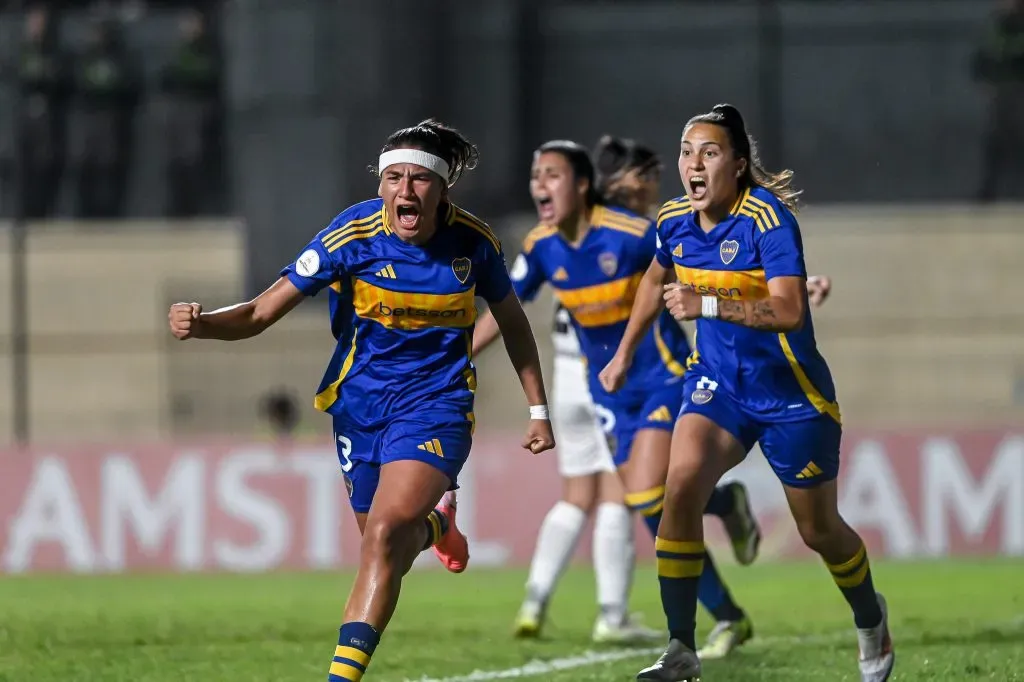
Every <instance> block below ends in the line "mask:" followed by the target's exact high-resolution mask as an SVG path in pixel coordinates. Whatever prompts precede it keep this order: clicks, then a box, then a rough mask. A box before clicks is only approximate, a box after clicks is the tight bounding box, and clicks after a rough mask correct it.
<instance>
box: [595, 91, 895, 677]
mask: <svg viewBox="0 0 1024 682" xmlns="http://www.w3.org/2000/svg"><path fill="white" fill-rule="evenodd" d="M679 174H680V177H681V178H682V181H683V185H684V187H685V188H686V196H685V197H681V198H679V199H674V200H672V201H669V202H667V203H666V204H665V205H664V207H663V208H662V210H661V213H660V215H659V220H658V239H659V247H658V251H657V255H656V258H655V259H654V261H653V262H652V263H651V265H650V268H649V269H648V271H647V274H646V275H645V276H644V278H643V281H642V282H641V283H640V285H639V290H638V292H637V295H636V299H635V303H634V306H633V311H632V315H631V317H630V318H629V324H628V326H627V328H626V331H625V333H624V335H623V337H622V343H621V344H620V346H619V348H618V350H617V351H616V352H615V355H614V357H613V358H612V359H611V361H610V362H609V363H608V365H607V367H605V368H604V370H602V371H601V377H600V378H601V383H602V385H603V386H604V388H605V389H606V390H608V391H609V392H615V391H618V390H619V389H621V388H622V387H624V386H626V387H628V385H629V381H628V377H629V376H630V375H631V374H632V372H631V369H630V368H631V366H633V365H634V364H635V363H636V362H638V361H640V360H641V352H642V348H643V343H644V340H645V339H646V337H647V335H648V331H647V330H648V329H649V328H650V327H651V325H652V324H656V320H659V319H660V317H661V315H662V314H663V311H664V310H665V309H666V304H667V309H668V311H669V312H670V313H671V314H672V316H673V317H674V318H675V319H677V320H697V348H696V351H695V352H694V355H693V356H692V357H691V360H690V362H689V363H688V364H689V368H688V369H687V372H686V377H685V379H684V384H685V387H686V388H685V391H684V395H685V402H684V403H683V407H682V410H681V416H680V418H679V420H678V422H677V423H676V426H675V433H674V434H673V437H672V457H671V463H670V465H669V472H668V482H667V485H666V497H665V514H664V516H663V517H662V522H661V526H660V528H659V530H658V537H657V540H656V541H655V544H656V547H657V551H658V576H659V582H660V584H661V600H662V606H663V608H664V610H665V615H666V616H667V618H668V623H669V632H670V642H669V646H668V648H667V649H666V651H665V653H664V654H663V655H662V656H661V658H659V659H658V661H657V662H656V663H655V664H654V665H652V666H651V667H649V668H646V669H644V670H643V671H641V672H640V673H639V675H638V676H637V679H641V680H660V681H662V682H681V681H684V680H696V679H698V678H699V677H700V661H699V660H698V657H697V656H696V655H695V654H694V625H695V612H696V608H697V584H698V578H699V576H700V575H701V569H702V564H703V561H704V559H703V554H704V542H703V528H702V523H701V516H702V512H703V505H704V502H705V500H707V499H708V495H709V494H711V492H712V491H713V490H714V487H715V484H716V482H717V481H718V480H719V479H720V478H721V477H722V475H723V474H724V473H725V472H727V471H728V470H729V469H731V468H732V467H734V466H736V464H738V463H739V462H740V461H742V460H743V458H744V457H745V456H746V453H747V452H748V451H749V450H750V448H751V447H752V446H753V444H754V443H755V442H758V443H760V445H761V451H762V452H763V453H764V455H765V458H766V459H767V460H768V462H769V464H771V466H772V468H773V469H774V470H775V473H776V475H777V476H778V477H779V479H780V480H781V481H782V483H783V487H784V488H785V491H786V497H787V499H788V501H789V506H790V509H791V510H792V513H793V517H794V519H795V520H796V523H797V527H798V528H799V530H800V534H801V536H802V537H803V539H804V542H805V543H806V544H807V546H808V547H810V548H811V549H813V550H815V551H816V552H817V553H818V554H820V555H821V557H822V559H823V560H824V561H825V563H826V565H827V566H828V569H829V571H830V572H831V574H832V577H833V579H834V580H835V582H836V584H837V585H838V586H839V589H840V590H841V591H842V593H843V596H844V597H845V598H846V600H847V601H848V602H849V604H850V607H851V609H852V610H853V617H854V622H855V623H856V627H857V639H858V643H859V647H860V673H861V679H862V680H863V681H864V682H883V681H884V680H887V679H888V678H889V675H890V674H891V672H892V668H893V660H894V659H893V651H892V642H891V639H890V636H889V628H888V622H887V615H886V607H885V601H884V599H882V597H881V595H879V594H876V592H875V588H874V585H873V584H872V579H871V569H870V567H869V565H868V558H867V553H866V551H865V549H864V543H863V542H862V541H861V539H860V537H859V536H858V535H857V533H856V532H855V531H854V530H853V529H852V528H850V527H849V526H848V525H847V524H846V523H845V522H844V521H843V519H842V517H841V516H840V515H839V509H838V505H837V501H836V475H837V474H838V471H839V444H840V438H841V436H842V427H841V426H840V416H839V406H838V404H837V403H836V400H835V389H834V387H833V384H832V377H831V374H830V372H829V369H828V366H827V365H826V363H825V360H824V359H823V358H822V356H821V355H820V354H819V353H818V350H817V346H816V344H815V340H814V327H813V325H812V323H811V317H810V313H809V312H808V294H807V289H806V284H805V280H806V278H807V275H806V270H805V268H804V257H803V246H802V243H801V238H800V230H799V227H798V226H797V222H796V219H795V217H794V211H795V210H796V208H797V197H798V194H799V192H797V191H795V190H794V189H793V188H792V186H791V184H790V183H791V179H792V172H790V171H784V172H782V173H768V172H767V171H765V170H764V168H763V167H762V166H761V163H760V160H759V159H758V155H757V148H756V146H755V145H754V142H753V139H752V138H751V137H749V136H748V135H747V131H746V126H745V125H744V122H743V117H742V116H741V115H740V112H739V111H737V110H736V108H734V107H732V106H730V105H728V104H720V105H718V106H716V107H714V109H712V110H711V112H710V113H707V114H703V115H700V116H696V117H694V118H692V119H691V120H690V121H689V122H688V123H687V124H686V127H685V128H684V129H683V135H682V142H681V151H680V155H679ZM677 279H678V281H679V282H680V283H681V284H680V283H676V280H677Z"/></svg>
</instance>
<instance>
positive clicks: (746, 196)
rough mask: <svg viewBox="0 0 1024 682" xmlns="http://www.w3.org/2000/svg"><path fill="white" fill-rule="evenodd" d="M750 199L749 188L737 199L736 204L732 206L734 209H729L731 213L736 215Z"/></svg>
mask: <svg viewBox="0 0 1024 682" xmlns="http://www.w3.org/2000/svg"><path fill="white" fill-rule="evenodd" d="M749 198H750V188H749V187H748V188H746V189H745V190H743V191H742V192H740V195H739V196H738V197H736V203H734V204H733V205H732V208H730V209H729V213H733V214H735V213H736V212H737V211H739V210H740V208H741V207H742V206H743V204H744V202H746V200H747V199H749Z"/></svg>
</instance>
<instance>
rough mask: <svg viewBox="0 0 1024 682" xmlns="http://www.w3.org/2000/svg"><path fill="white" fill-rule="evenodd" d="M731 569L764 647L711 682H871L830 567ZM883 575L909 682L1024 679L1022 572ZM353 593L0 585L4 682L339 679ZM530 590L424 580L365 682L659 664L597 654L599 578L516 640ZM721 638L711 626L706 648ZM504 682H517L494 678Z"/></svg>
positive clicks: (644, 604)
mask: <svg viewBox="0 0 1024 682" xmlns="http://www.w3.org/2000/svg"><path fill="white" fill-rule="evenodd" d="M723 571H724V572H725V573H726V577H727V579H728V580H729V581H730V583H731V584H732V585H733V586H734V592H735V593H736V595H737V597H738V598H739V600H740V602H741V604H742V605H744V606H745V607H746V608H747V609H748V611H749V612H750V613H751V614H752V616H753V618H754V624H755V628H756V638H755V640H754V641H752V642H751V643H750V644H749V645H747V646H746V647H744V648H743V649H742V650H741V651H740V652H739V653H738V655H737V656H736V657H735V658H733V659H730V660H728V661H724V662H716V663H712V664H708V665H707V666H706V667H705V672H704V679H705V680H706V681H707V680H729V681H731V682H748V681H750V682H753V681H754V680H756V681H757V682H782V681H783V680H785V681H787V682H789V681H792V680H808V681H810V680H817V681H832V680H856V679H857V676H856V664H855V661H854V657H855V650H854V644H853V641H854V639H853V633H852V630H851V627H852V626H851V623H850V617H849V614H848V611H847V609H846V605H845V603H844V602H843V601H842V598H841V597H840V596H839V593H838V592H837V591H836V590H835V589H834V588H833V587H832V585H831V584H830V581H829V579H828V577H827V574H826V573H825V571H824V569H823V568H821V567H820V566H818V565H816V564H803V563H800V564H775V565H759V566H757V565H756V566H753V567H751V568H737V567H732V566H726V567H723ZM875 575H876V581H877V584H879V585H880V586H881V588H882V589H883V591H884V592H885V593H886V596H887V597H888V599H889V604H890V608H891V611H892V625H893V634H894V638H895V643H896V648H897V661H898V662H897V669H896V670H897V672H896V674H895V675H894V676H893V678H892V679H893V680H894V681H899V680H906V681H908V682H909V681H910V680H965V679H983V680H1000V681H1009V680H1024V672H1022V671H1024V562H1021V561H1008V560H1006V561H986V562H973V563H950V562H941V563H926V564H899V563H889V564H880V565H878V566H876V568H875ZM350 580H351V575H349V574H274V575H251V576H250V575H247V576H230V575H219V576H198V575H193V576H134V577H119V576H107V577H7V578H0V680H2V681H3V682H50V681H53V682H57V681H58V680H59V681H60V682H71V681H73V682H120V681H122V680H123V681H125V682H127V681H129V680H130V681H131V682H172V681H173V682H190V681H200V680H202V681H204V682H205V681H210V682H242V681H245V682H257V681H258V682H271V681H273V682H290V681H292V680H294V681H296V682H297V681H299V680H326V677H327V673H326V671H327V667H328V664H329V661H330V658H331V655H332V654H333V650H334V644H335V643H336V636H337V626H338V618H339V614H340V611H341V606H342V604H343V602H344V599H345V595H346V593H347V590H348V586H349V582H350ZM523 580H524V574H523V573H522V572H520V571H487V570H480V571H473V570H472V569H471V570H470V571H469V572H468V573H466V574H464V575H461V576H452V575H448V574H445V573H441V572H437V571H418V572H415V573H414V574H413V575H412V576H411V577H410V578H409V579H408V580H407V582H406V587H405V590H404V593H403V600H402V604H401V605H400V606H399V609H398V613H397V615H396V617H395V620H394V621H393V622H392V627H391V628H390V629H389V630H388V632H387V634H386V635H385V637H384V640H383V642H382V644H381V647H380V648H379V649H378V651H377V655H376V656H375V657H374V660H373V663H372V664H371V666H370V671H369V673H368V674H367V677H366V678H364V679H366V680H369V681H372V682H404V681H407V680H416V681H421V680H435V681H436V680H448V681H449V682H457V681H459V680H461V682H475V681H481V682H482V681H483V680H489V679H511V678H524V679H535V680H553V681H555V682H569V681H574V682H585V681H588V680H602V681H617V680H622V681H625V680H630V679H633V675H634V674H635V673H636V671H637V670H638V669H639V668H641V667H643V665H646V664H647V663H648V662H649V661H651V660H653V656H652V655H651V654H650V653H646V652H637V651H635V650H627V649H615V648H610V649H609V648H604V649H599V648H597V647H595V646H594V645H592V644H591V643H590V641H589V632H590V627H591V625H592V621H593V617H594V607H593V604H592V600H593V592H594V587H593V577H592V574H591V573H590V572H589V571H587V570H584V569H578V570H574V571H573V572H572V573H571V574H570V575H569V576H567V578H566V580H565V582H564V584H563V585H562V590H561V591H560V593H559V594H558V595H557V598H556V601H555V603H554V604H553V606H552V611H551V623H550V627H549V628H548V629H547V630H546V631H545V637H544V638H543V639H541V640H539V641H534V642H517V641H513V640H511V639H510V637H509V629H510V625H511V620H512V617H513V615H514V613H515V610H516V607H517V606H518V603H519V598H520V595H521V587H522V583H523ZM634 608H635V610H637V611H641V612H643V613H644V614H645V616H646V620H647V622H648V623H657V624H660V623H662V622H663V619H662V616H661V612H660V607H659V605H658V602H657V589H656V579H655V577H654V575H653V573H652V572H651V571H650V569H649V568H645V569H642V570H641V571H640V572H639V573H638V575H637V583H636V588H635V589H634ZM707 628H708V622H707V621H706V620H704V621H702V623H701V630H702V632H703V631H706V630H707ZM587 652H592V653H587ZM531 661H533V662H534V663H532V664H531V665H529V666H527V667H526V669H525V670H524V669H523V666H524V665H525V664H527V663H529V662H531ZM538 661H540V662H545V661H554V662H555V663H554V664H549V665H543V664H538V663H537V662H538ZM558 666H561V668H562V669H560V670H553V669H552V668H553V667H558ZM511 669H517V670H511ZM474 671H480V672H478V673H477V674H476V675H472V674H471V673H473V672H474ZM499 671H506V672H505V673H504V674H503V675H496V674H491V675H488V674H484V673H486V672H499ZM529 673H532V674H529Z"/></svg>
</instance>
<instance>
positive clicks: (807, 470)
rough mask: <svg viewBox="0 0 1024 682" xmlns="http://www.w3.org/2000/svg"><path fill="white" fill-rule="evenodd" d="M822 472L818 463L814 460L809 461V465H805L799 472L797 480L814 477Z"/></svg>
mask: <svg viewBox="0 0 1024 682" xmlns="http://www.w3.org/2000/svg"><path fill="white" fill-rule="evenodd" d="M821 474H822V471H821V469H820V468H818V465H817V464H815V463H814V462H809V463H808V464H807V466H805V467H804V469H803V471H801V472H800V473H799V474H797V475H796V477H797V480H800V481H802V480H804V479H808V478H814V477H815V476H820V475H821Z"/></svg>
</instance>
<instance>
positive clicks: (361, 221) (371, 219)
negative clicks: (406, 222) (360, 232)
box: [320, 211, 381, 246]
mask: <svg viewBox="0 0 1024 682" xmlns="http://www.w3.org/2000/svg"><path fill="white" fill-rule="evenodd" d="M380 217H381V212H380V211H377V212H376V213H374V214H373V215H368V216H366V217H365V218H358V219H356V220H350V221H348V222H347V223H345V224H344V225H342V226H341V227H338V228H335V229H333V230H331V231H330V232H328V233H327V234H325V235H324V236H323V237H321V238H320V241H321V243H323V245H324V246H330V245H331V243H332V242H334V241H335V240H337V239H338V238H340V237H341V236H342V234H343V233H349V232H352V231H353V230H357V229H359V228H361V227H365V226H367V225H371V224H373V223H375V222H376V221H377V219H378V218H380Z"/></svg>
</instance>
